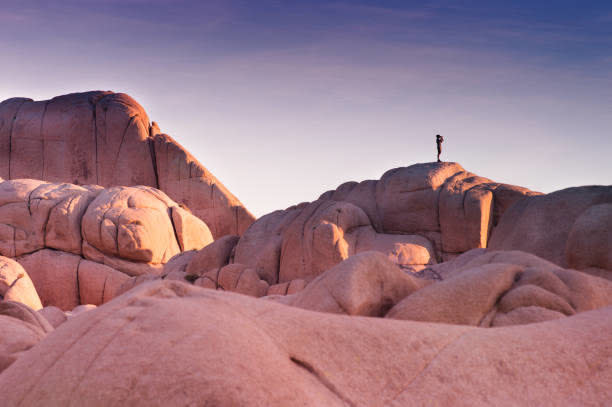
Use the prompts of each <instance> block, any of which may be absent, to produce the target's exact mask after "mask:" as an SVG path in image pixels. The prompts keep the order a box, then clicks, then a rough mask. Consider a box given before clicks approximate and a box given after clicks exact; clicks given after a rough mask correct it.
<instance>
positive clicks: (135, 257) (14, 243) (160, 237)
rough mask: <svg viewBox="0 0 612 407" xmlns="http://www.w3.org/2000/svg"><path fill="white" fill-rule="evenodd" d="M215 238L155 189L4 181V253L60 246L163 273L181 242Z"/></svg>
mask: <svg viewBox="0 0 612 407" xmlns="http://www.w3.org/2000/svg"><path fill="white" fill-rule="evenodd" d="M211 241H212V237H211V234H210V231H209V229H208V227H207V226H206V224H205V223H204V222H202V221H201V220H199V219H198V218H196V217H195V216H193V215H191V214H190V213H188V212H187V211H185V210H183V209H181V208H179V207H178V205H177V204H176V203H175V202H173V201H172V200H170V198H168V197H167V196H166V195H165V194H164V193H163V192H161V191H159V190H156V189H154V188H150V187H142V186H140V187H116V188H110V189H107V190H105V189H103V188H100V187H96V186H84V187H83V186H78V185H71V184H52V183H48V182H43V181H35V180H28V179H25V180H14V181H4V182H0V255H5V256H8V257H19V256H25V255H27V254H29V253H33V252H36V251H39V250H42V249H55V250H58V251H61V252H63V253H72V254H75V255H80V256H83V257H85V258H87V259H89V260H92V261H95V262H98V263H101V264H106V265H108V266H109V267H112V268H114V269H116V270H119V271H122V272H124V273H126V274H129V275H138V274H144V273H153V274H159V273H160V272H161V269H162V268H163V263H165V262H166V261H168V260H169V259H170V258H171V257H172V256H174V255H175V254H177V253H180V252H181V247H186V248H189V249H199V248H201V247H204V246H205V245H207V244H209V243H210V242H211Z"/></svg>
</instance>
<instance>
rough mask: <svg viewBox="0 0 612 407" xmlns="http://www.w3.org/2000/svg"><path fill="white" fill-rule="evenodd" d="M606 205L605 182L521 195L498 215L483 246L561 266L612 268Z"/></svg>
mask: <svg viewBox="0 0 612 407" xmlns="http://www.w3.org/2000/svg"><path fill="white" fill-rule="evenodd" d="M611 203H612V187H610V186H585V187H576V188H568V189H564V190H561V191H556V192H553V193H550V194H547V195H543V196H532V197H527V198H525V199H522V200H520V201H518V202H517V203H515V204H514V205H513V206H511V207H510V208H509V209H508V211H506V213H505V214H504V215H503V216H502V217H501V219H500V222H499V225H497V227H496V228H495V229H494V230H493V233H492V235H491V240H490V243H489V248H491V249H495V250H521V251H525V252H529V253H533V254H535V255H536V256H539V257H541V258H544V259H546V260H549V261H551V262H553V263H555V264H557V265H559V266H561V267H576V268H586V267H597V268H601V269H608V270H612V266H611V263H610V253H611V252H612V243H611V242H612V240H610V239H609V238H608V237H609V236H610V228H609V225H610V224H611V223H610V222H612V221H611V220H610V219H612V205H610V204H611Z"/></svg>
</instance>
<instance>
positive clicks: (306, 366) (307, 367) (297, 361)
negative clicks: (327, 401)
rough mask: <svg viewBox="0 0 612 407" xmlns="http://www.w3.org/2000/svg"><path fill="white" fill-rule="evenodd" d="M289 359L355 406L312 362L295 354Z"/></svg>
mask: <svg viewBox="0 0 612 407" xmlns="http://www.w3.org/2000/svg"><path fill="white" fill-rule="evenodd" d="M289 360H290V361H291V362H293V363H294V364H295V365H296V366H299V367H300V368H302V369H304V370H305V371H307V372H308V373H310V374H311V375H312V376H313V377H314V378H315V379H316V380H317V381H318V382H319V383H321V384H322V385H323V386H325V387H326V388H327V389H328V390H329V391H331V392H332V393H333V394H334V395H335V396H336V397H338V398H339V399H340V400H342V402H344V403H345V404H347V405H349V406H352V407H353V406H355V403H353V402H352V401H351V400H350V399H349V398H348V397H346V396H345V395H344V394H342V393H340V391H339V390H338V389H337V388H336V386H334V384H333V383H332V382H330V381H329V380H328V379H327V378H326V377H325V376H323V375H322V374H321V373H320V372H319V371H317V370H316V369H315V368H314V367H313V366H312V365H311V364H310V363H308V362H306V361H303V360H300V359H298V358H296V357H295V356H290V357H289Z"/></svg>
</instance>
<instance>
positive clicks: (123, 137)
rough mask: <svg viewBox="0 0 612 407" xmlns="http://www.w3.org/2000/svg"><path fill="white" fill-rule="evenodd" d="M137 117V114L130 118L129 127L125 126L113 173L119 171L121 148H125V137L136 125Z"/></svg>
mask: <svg viewBox="0 0 612 407" xmlns="http://www.w3.org/2000/svg"><path fill="white" fill-rule="evenodd" d="M137 117H138V115H137V114H135V115H134V116H132V117H130V120H129V121H128V124H127V126H125V129H124V130H123V135H122V136H121V142H120V143H119V148H118V149H117V157H115V162H114V164H113V171H116V170H117V161H119V156H120V155H121V147H123V143H124V142H125V135H126V134H127V132H128V130H129V129H130V127H131V126H132V124H133V123H134V120H136V118H137ZM112 181H115V180H114V179H113V180H112ZM112 181H111V182H112Z"/></svg>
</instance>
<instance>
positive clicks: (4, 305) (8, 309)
mask: <svg viewBox="0 0 612 407" xmlns="http://www.w3.org/2000/svg"><path fill="white" fill-rule="evenodd" d="M39 311H40V310H39ZM0 315H6V316H7V317H13V318H17V319H19V320H21V321H23V322H27V323H28V324H31V325H34V326H35V327H38V328H39V329H41V330H42V331H43V332H44V333H49V332H51V331H53V326H52V325H51V324H50V323H49V322H48V321H47V320H46V319H45V318H44V317H43V316H42V315H40V314H39V313H38V312H37V311H35V310H33V309H32V308H30V307H28V306H27V305H25V304H23V303H21V302H16V301H7V300H4V301H1V302H0Z"/></svg>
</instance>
